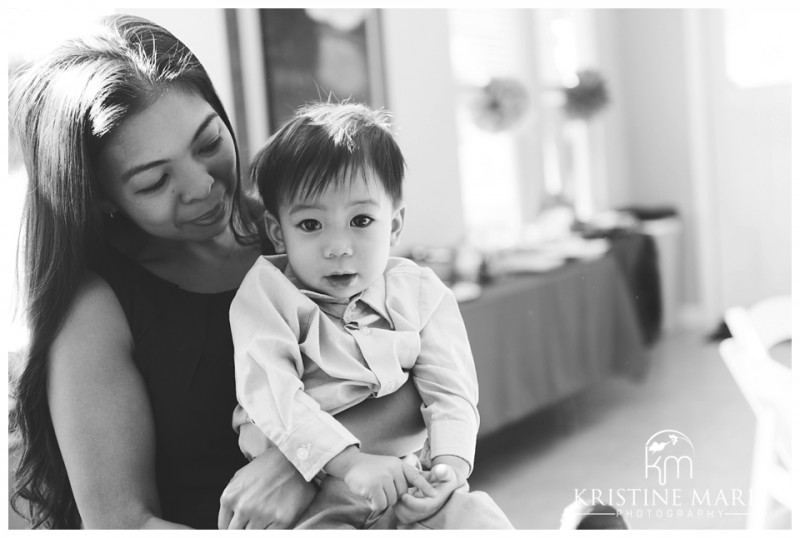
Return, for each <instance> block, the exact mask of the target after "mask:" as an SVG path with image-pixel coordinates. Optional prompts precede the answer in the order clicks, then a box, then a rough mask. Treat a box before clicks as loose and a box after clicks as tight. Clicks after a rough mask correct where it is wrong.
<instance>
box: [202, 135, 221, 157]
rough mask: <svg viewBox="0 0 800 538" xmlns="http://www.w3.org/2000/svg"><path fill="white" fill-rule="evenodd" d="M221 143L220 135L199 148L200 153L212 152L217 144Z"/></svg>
mask: <svg viewBox="0 0 800 538" xmlns="http://www.w3.org/2000/svg"><path fill="white" fill-rule="evenodd" d="M221 143H222V137H221V136H218V137H217V138H215V139H214V140H212V141H211V142H209V143H208V144H206V145H205V146H203V147H202V148H200V153H214V151H216V149H217V148H218V147H219V145H220V144H221Z"/></svg>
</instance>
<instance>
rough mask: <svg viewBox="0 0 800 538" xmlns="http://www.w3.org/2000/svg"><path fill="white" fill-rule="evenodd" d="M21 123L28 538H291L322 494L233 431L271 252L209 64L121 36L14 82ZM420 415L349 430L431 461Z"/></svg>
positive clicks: (150, 35) (22, 416)
mask: <svg viewBox="0 0 800 538" xmlns="http://www.w3.org/2000/svg"><path fill="white" fill-rule="evenodd" d="M10 113H11V120H12V122H13V123H12V124H13V127H14V130H15V133H16V135H17V137H18V138H19V141H20V145H21V148H22V153H23V156H24V159H25V166H26V169H27V172H28V177H29V182H30V184H29V188H28V191H27V198H26V207H25V216H24V224H23V225H24V228H23V240H24V242H23V244H22V250H21V252H22V254H23V262H24V268H25V275H24V276H25V285H24V290H25V299H26V306H27V311H28V315H29V317H28V322H29V328H30V331H31V332H30V346H29V349H28V350H27V361H26V364H25V368H24V371H23V373H22V375H21V376H20V378H19V380H18V381H17V384H16V387H15V391H14V396H15V407H14V409H13V411H12V417H11V418H12V427H13V428H15V430H16V431H18V432H19V434H20V436H21V438H22V441H23V442H22V452H21V454H20V455H19V456H20V463H19V465H18V467H17V469H16V484H15V487H14V489H13V491H12V499H13V500H14V502H15V506H16V507H17V509H18V510H21V511H22V512H25V514H24V515H26V516H28V517H29V519H30V521H31V523H32V525H33V526H34V527H39V526H44V527H52V528H76V527H80V526H83V527H86V528H97V527H112V528H173V527H179V526H190V527H201V528H215V527H217V526H220V527H222V528H266V527H268V526H283V527H285V526H289V525H290V524H291V523H292V522H293V521H294V520H295V519H296V518H297V517H298V516H299V514H300V512H301V511H302V510H303V509H304V507H305V506H306V505H307V504H308V502H309V501H310V499H311V497H312V496H313V494H314V490H313V488H312V487H311V486H309V485H308V484H307V483H305V482H304V481H303V480H302V478H300V476H299V474H297V473H296V472H295V471H294V469H293V468H292V467H291V466H290V464H289V463H288V462H287V461H286V460H285V459H284V458H283V456H282V455H281V454H280V453H278V452H275V451H269V452H267V453H266V454H264V455H263V456H262V457H259V458H258V459H256V460H254V461H253V462H250V463H247V462H246V461H245V459H244V458H243V457H242V456H241V454H240V451H239V449H238V446H237V437H236V434H235V432H234V431H233V430H232V428H231V413H232V411H233V409H234V406H235V404H236V398H235V393H234V372H233V360H232V357H233V349H232V344H231V340H230V326H229V321H228V307H229V306H230V301H231V300H232V298H233V296H234V294H235V292H236V289H237V288H238V286H239V284H240V282H241V279H242V278H243V276H244V274H245V273H246V272H247V270H248V269H249V268H250V266H251V265H252V264H253V262H254V261H255V260H256V258H257V257H258V256H259V255H260V254H262V253H270V252H271V249H270V246H269V245H268V243H266V242H265V241H262V240H261V237H263V236H262V235H261V234H260V233H259V230H258V223H260V220H261V219H260V210H259V208H258V207H257V206H255V205H254V204H253V203H252V202H248V198H247V197H246V190H247V189H245V188H243V186H242V184H241V182H240V179H239V178H240V175H239V172H240V170H239V168H240V163H239V157H238V151H237V148H236V141H235V139H234V136H233V131H232V128H231V124H230V121H229V120H228V117H227V115H226V114H225V111H224V109H223V107H222V104H221V102H220V100H219V98H218V97H217V94H216V93H215V91H214V88H213V86H212V84H211V81H210V80H209V78H208V75H207V73H206V72H205V70H204V69H203V67H202V66H201V65H200V63H199V62H198V60H197V58H196V57H195V56H194V55H193V54H192V53H191V51H189V50H188V48H186V47H185V45H183V44H182V43H181V42H180V41H179V40H177V39H176V38H175V37H174V36H172V34H170V33H169V32H168V31H166V30H165V29H163V28H161V27H159V26H157V25H155V24H153V23H151V22H149V21H147V20H144V19H140V18H136V17H130V16H116V17H111V18H108V19H105V20H104V21H103V22H102V24H100V25H99V26H98V28H97V29H96V30H95V31H93V32H92V33H91V34H88V35H86V36H84V37H82V38H79V39H75V40H72V41H70V42H68V43H67V44H65V45H64V46H62V47H61V48H59V49H58V50H56V51H54V52H53V53H52V54H51V55H49V56H48V57H47V58H45V59H43V60H42V61H41V62H39V63H38V64H37V65H35V66H33V67H32V68H30V69H28V70H27V71H26V72H25V73H23V74H21V76H20V77H19V78H18V79H17V80H16V81H15V83H14V86H13V88H12V91H11V102H10ZM418 405H419V396H418V395H417V394H416V392H415V391H414V390H413V388H410V387H406V389H405V390H402V391H400V392H398V393H397V395H396V396H395V397H393V398H384V399H380V400H370V401H368V402H365V403H364V404H362V405H360V406H358V407H356V408H354V409H352V410H351V411H350V412H349V413H348V414H341V415H338V416H337V418H340V419H341V421H342V423H343V424H345V425H346V426H347V427H349V428H350V429H351V430H352V431H353V433H354V434H355V435H356V436H357V437H359V438H360V439H361V441H362V444H363V446H365V447H366V448H367V449H369V450H371V451H373V452H375V453H382V451H388V450H389V449H388V448H387V445H386V444H385V443H383V439H384V438H388V437H389V436H388V435H386V436H383V434H384V433H386V432H388V431H391V432H392V436H396V435H397V432H398V431H402V432H406V433H407V436H406V438H407V439H408V441H409V445H410V446H417V445H418V444H419V442H420V436H422V435H424V429H423V426H422V424H421V421H420V420H419V418H418V417H419V413H418V412H416V410H415V409H414V408H415V407H416V406H418ZM366 417H368V418H366ZM392 448H393V449H395V450H397V451H400V452H401V453H402V451H403V450H406V449H404V448H403V447H398V446H396V445H395V446H393V447H392ZM229 480H230V483H229ZM278 495H280V497H281V498H282V499H287V498H289V499H294V503H289V504H290V507H289V508H288V509H287V510H286V512H284V513H276V510H275V509H273V508H272V505H274V504H277V503H273V502H271V501H273V500H274V499H275V498H277V496H278ZM220 496H222V500H221V501H220ZM280 504H281V505H284V504H285V501H284V502H283V503H280ZM23 505H27V508H28V509H25V508H24V507H23Z"/></svg>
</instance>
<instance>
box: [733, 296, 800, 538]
mask: <svg viewBox="0 0 800 538" xmlns="http://www.w3.org/2000/svg"><path fill="white" fill-rule="evenodd" d="M725 323H726V324H727V326H728V329H729V330H730V332H731V335H732V338H730V339H728V340H725V341H723V342H722V343H721V344H720V354H721V355H722V358H723V360H724V361H725V364H726V365H727V367H728V369H729V370H730V372H731V374H732V375H733V378H734V379H735V380H736V382H737V384H738V385H739V387H740V389H741V390H742V393H743V394H744V396H745V398H746V399H747V401H748V403H749V404H750V407H751V408H752V409H753V412H754V413H755V416H756V435H755V447H754V453H753V468H752V478H751V487H750V490H751V498H750V510H749V515H748V519H747V526H748V528H750V529H763V528H766V527H767V526H768V521H769V519H770V516H771V513H772V509H773V505H774V502H778V503H780V504H781V505H783V506H785V507H786V508H788V509H789V510H791V509H792V502H791V496H792V495H791V493H792V492H791V469H792V457H791V414H792V401H791V396H792V387H791V383H792V382H791V369H790V368H789V367H788V366H786V365H784V364H781V363H780V362H777V361H775V360H774V359H773V357H772V355H771V354H770V350H771V349H772V348H773V347H774V346H775V345H777V344H779V343H781V342H784V341H786V340H791V336H792V331H791V298H790V297H773V298H770V299H766V300H764V301H761V302H759V303H757V304H756V305H754V306H752V307H751V308H743V307H734V308H731V309H729V310H727V311H726V312H725Z"/></svg>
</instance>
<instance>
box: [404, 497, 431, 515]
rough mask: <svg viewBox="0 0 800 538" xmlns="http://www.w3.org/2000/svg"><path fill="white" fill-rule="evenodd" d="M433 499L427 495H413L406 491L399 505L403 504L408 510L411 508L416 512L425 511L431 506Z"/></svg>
mask: <svg viewBox="0 0 800 538" xmlns="http://www.w3.org/2000/svg"><path fill="white" fill-rule="evenodd" d="M431 502H432V501H431V499H429V498H427V497H414V496H413V495H409V494H408V493H406V494H405V495H403V496H402V497H400V501H398V504H399V505H402V506H403V507H405V508H406V509H407V510H410V511H412V512H415V513H424V512H426V511H427V510H429V509H430V507H431Z"/></svg>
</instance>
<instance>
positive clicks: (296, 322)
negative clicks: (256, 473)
mask: <svg viewBox="0 0 800 538" xmlns="http://www.w3.org/2000/svg"><path fill="white" fill-rule="evenodd" d="M284 280H285V282H284ZM299 298H302V295H301V294H300V293H299V292H297V290H296V288H294V286H293V285H292V284H291V283H290V282H289V281H288V280H286V279H285V277H284V276H283V275H282V274H281V273H280V271H279V270H278V269H277V268H276V267H275V266H273V265H272V264H271V263H270V262H269V261H266V260H263V259H260V260H259V261H258V262H257V263H256V265H255V266H254V267H253V269H251V270H250V272H249V273H248V274H247V275H246V276H245V279H244V280H243V282H242V285H241V286H240V288H239V291H238V292H237V294H236V297H234V299H233V302H232V304H231V310H230V320H231V332H232V335H233V344H234V361H235V366H236V396H237V398H238V400H239V404H240V405H241V406H242V407H243V408H244V410H245V411H246V412H247V414H248V415H249V416H250V419H251V420H252V421H253V423H254V424H255V425H256V426H258V428H259V429H260V430H261V431H262V432H263V433H264V435H266V436H267V437H268V438H269V439H270V441H272V443H274V444H275V445H276V446H278V448H279V449H280V450H281V451H282V452H283V454H284V455H285V456H286V458H287V459H288V460H289V461H291V462H292V464H293V465H294V466H295V467H296V468H297V470H298V471H300V473H301V474H302V475H303V478H305V479H306V480H311V479H312V478H313V477H314V476H315V475H317V473H319V471H321V470H322V468H323V467H324V466H325V465H326V464H327V463H328V462H329V461H330V460H331V459H332V458H333V457H334V456H336V455H337V454H339V453H340V452H341V451H342V450H344V449H345V448H347V447H348V446H350V445H354V444H355V445H357V444H359V442H358V439H357V438H356V437H354V436H353V435H352V434H351V433H350V431H349V430H347V428H345V427H344V426H342V425H341V424H340V423H339V422H338V421H337V420H336V419H335V418H333V417H332V416H331V415H329V414H328V413H326V412H325V411H323V410H322V409H321V408H320V406H319V404H318V403H317V402H316V401H314V399H312V398H311V397H310V396H308V395H307V394H306V393H305V392H304V390H303V388H304V387H303V383H302V375H303V358H302V355H301V353H300V345H299V343H298V341H299V336H300V334H302V333H301V331H302V330H303V326H302V325H303V324H304V323H305V322H306V320H307V319H308V318H309V316H310V315H311V312H310V309H309V308H304V307H303V302H302V301H301V300H300V299H299ZM304 318H305V319H304Z"/></svg>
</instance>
